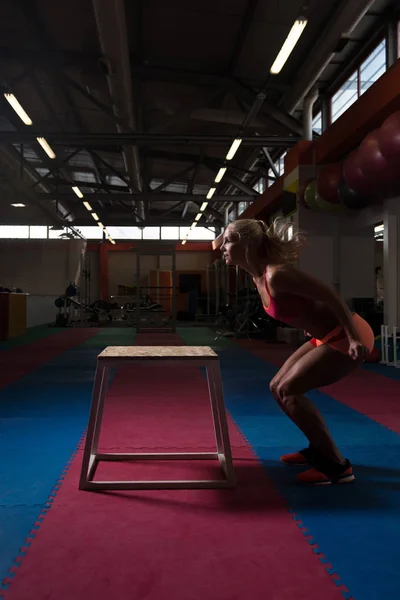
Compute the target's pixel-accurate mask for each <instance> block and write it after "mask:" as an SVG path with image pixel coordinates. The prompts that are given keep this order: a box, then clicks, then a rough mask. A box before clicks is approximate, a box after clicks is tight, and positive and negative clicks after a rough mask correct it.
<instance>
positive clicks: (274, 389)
mask: <svg viewBox="0 0 400 600" xmlns="http://www.w3.org/2000/svg"><path fill="white" fill-rule="evenodd" d="M279 383H280V377H279V373H277V374H276V375H275V377H273V378H272V379H271V381H270V382H269V390H270V392H271V394H272V395H273V397H274V398H277V397H278V388H279Z"/></svg>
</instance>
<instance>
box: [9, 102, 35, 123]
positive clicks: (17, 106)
mask: <svg viewBox="0 0 400 600" xmlns="http://www.w3.org/2000/svg"><path fill="white" fill-rule="evenodd" d="M4 97H5V99H6V100H7V102H8V103H9V104H10V105H11V106H12V108H13V109H14V110H15V112H16V113H17V115H18V116H19V118H20V119H21V121H22V122H23V123H25V125H32V119H31V118H30V117H29V116H28V115H27V114H26V112H25V111H24V109H23V108H22V106H21V105H20V103H19V102H18V100H17V99H16V97H15V96H14V94H4Z"/></svg>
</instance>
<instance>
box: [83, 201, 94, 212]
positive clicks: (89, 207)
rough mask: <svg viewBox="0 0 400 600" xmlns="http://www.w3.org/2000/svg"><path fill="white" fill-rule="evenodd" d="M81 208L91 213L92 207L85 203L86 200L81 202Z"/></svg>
mask: <svg viewBox="0 0 400 600" xmlns="http://www.w3.org/2000/svg"><path fill="white" fill-rule="evenodd" d="M83 206H84V207H85V208H86V209H87V210H88V211H89V212H91V210H92V207H91V206H90V204H89V202H86V200H85V201H84V202H83Z"/></svg>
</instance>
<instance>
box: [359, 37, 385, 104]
mask: <svg viewBox="0 0 400 600" xmlns="http://www.w3.org/2000/svg"><path fill="white" fill-rule="evenodd" d="M385 71H386V40H382V42H381V43H380V44H379V46H378V47H377V48H375V50H374V51H373V52H372V53H371V54H370V55H369V56H368V58H367V59H366V60H365V61H364V62H363V63H362V64H361V65H360V95H361V94H363V93H364V92H366V91H367V89H368V88H369V87H371V85H372V84H373V83H375V81H378V79H379V78H380V77H381V76H382V75H383V74H384V72H385Z"/></svg>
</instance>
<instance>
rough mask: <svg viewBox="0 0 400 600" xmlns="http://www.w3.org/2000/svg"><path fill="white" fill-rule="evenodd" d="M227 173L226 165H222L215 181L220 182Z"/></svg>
mask: <svg viewBox="0 0 400 600" xmlns="http://www.w3.org/2000/svg"><path fill="white" fill-rule="evenodd" d="M225 173H226V167H221V168H220V170H219V171H218V174H217V176H216V178H215V183H219V182H220V181H221V179H222V178H223V176H224V175H225Z"/></svg>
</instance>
